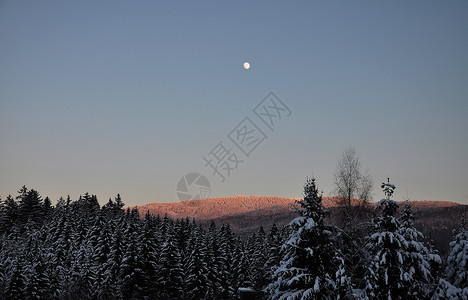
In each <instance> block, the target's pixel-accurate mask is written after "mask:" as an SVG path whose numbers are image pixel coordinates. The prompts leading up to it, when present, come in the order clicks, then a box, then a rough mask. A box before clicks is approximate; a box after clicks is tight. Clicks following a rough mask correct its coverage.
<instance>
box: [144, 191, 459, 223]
mask: <svg viewBox="0 0 468 300" xmlns="http://www.w3.org/2000/svg"><path fill="white" fill-rule="evenodd" d="M296 200H299V198H282V197H273V196H234V197H224V198H207V199H198V200H188V201H183V202H172V203H157V202H155V203H149V204H145V205H140V206H136V207H137V208H138V210H139V211H140V213H141V214H143V215H144V214H145V213H146V212H150V213H151V214H154V215H158V214H159V215H161V216H164V215H165V214H167V216H168V217H170V218H187V217H189V218H195V219H197V220H211V219H218V218H225V217H233V216H237V215H240V214H253V215H257V216H261V215H267V216H269V215H275V214H283V213H286V214H293V213H294V208H295V207H296V206H297V205H296ZM322 201H323V204H324V206H325V207H329V208H330V207H335V206H336V199H334V198H332V197H323V200H322ZM353 201H355V202H356V203H357V200H353ZM370 205H375V203H372V202H371V203H370ZM457 205H460V204H458V203H455V202H446V201H415V202H414V204H413V209H414V210H419V209H428V208H437V207H439V208H441V207H451V206H457Z"/></svg>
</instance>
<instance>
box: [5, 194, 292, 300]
mask: <svg viewBox="0 0 468 300" xmlns="http://www.w3.org/2000/svg"><path fill="white" fill-rule="evenodd" d="M122 207H123V203H122V200H121V198H120V196H117V197H116V198H115V200H109V202H108V203H107V204H106V205H104V206H103V207H100V206H99V203H98V200H97V198H96V196H94V195H89V194H85V195H84V196H82V197H80V199H78V200H76V201H71V200H70V198H68V199H60V201H59V202H58V203H57V205H56V206H52V205H51V204H50V201H48V199H47V200H46V199H44V200H43V199H42V198H41V196H40V195H39V193H38V192H37V191H35V190H33V189H31V190H29V189H27V188H26V187H23V188H22V189H21V190H20V191H19V196H18V198H17V199H13V198H12V197H10V196H9V197H7V198H6V199H5V200H4V201H1V206H0V232H1V233H0V299H237V298H239V295H238V288H239V287H253V288H256V289H259V290H260V289H262V288H263V287H264V286H265V285H266V284H268V283H269V276H270V275H271V271H270V270H271V267H273V266H274V265H276V264H277V263H278V262H279V251H280V247H281V244H282V241H283V240H284V238H283V236H285V233H284V232H282V230H280V229H279V228H278V227H277V226H272V228H271V229H270V230H269V232H265V231H264V230H263V229H262V228H260V230H259V231H258V232H256V233H254V234H252V235H251V236H249V237H245V238H240V237H239V236H238V235H236V234H235V233H233V232H232V231H231V229H230V227H229V225H222V226H220V227H217V226H216V225H215V224H214V223H212V224H211V226H210V227H209V228H206V229H205V228H203V227H202V226H201V225H200V224H198V223H197V222H195V221H194V220H190V219H180V220H172V219H170V218H167V217H160V216H153V215H149V214H147V215H146V216H145V217H144V218H143V219H141V218H140V215H139V212H138V211H137V210H136V209H132V210H130V209H127V210H126V211H124V210H122Z"/></svg>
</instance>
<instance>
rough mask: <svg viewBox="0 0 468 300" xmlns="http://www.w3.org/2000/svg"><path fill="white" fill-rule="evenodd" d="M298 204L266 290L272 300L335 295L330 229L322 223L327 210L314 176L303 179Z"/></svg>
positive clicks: (318, 297)
mask: <svg viewBox="0 0 468 300" xmlns="http://www.w3.org/2000/svg"><path fill="white" fill-rule="evenodd" d="M298 203H299V205H300V206H301V208H300V210H299V214H300V216H299V217H297V218H296V219H294V220H293V221H292V222H291V224H290V226H291V227H292V232H291V234H290V236H289V238H288V239H287V240H286V242H285V243H284V245H283V246H282V253H283V257H282V260H281V262H280V265H279V267H278V268H277V269H276V270H275V272H274V274H273V282H272V283H271V284H270V285H269V286H268V287H267V288H266V292H267V293H269V295H270V298H271V299H329V298H335V287H336V285H335V273H336V267H335V266H334V261H333V259H334V252H333V247H332V243H331V238H330V235H331V232H330V231H329V230H328V228H327V226H326V225H325V224H324V218H325V216H326V212H325V211H324V209H323V206H322V196H321V195H319V191H318V189H317V186H316V183H315V179H308V180H307V181H306V183H305V186H304V199H303V200H300V201H298Z"/></svg>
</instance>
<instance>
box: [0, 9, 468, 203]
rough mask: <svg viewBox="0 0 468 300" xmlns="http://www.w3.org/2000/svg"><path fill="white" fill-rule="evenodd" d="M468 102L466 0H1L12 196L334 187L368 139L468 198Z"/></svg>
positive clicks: (401, 183)
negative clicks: (341, 167) (349, 151)
mask: <svg viewBox="0 0 468 300" xmlns="http://www.w3.org/2000/svg"><path fill="white" fill-rule="evenodd" d="M246 61H248V62H250V64H251V67H250V69H248V70H246V69H244V68H243V63H244V62H246ZM271 92H272V93H273V94H270V93H271ZM275 107H276V108H275ZM467 113H468V2H467V1H292V2H291V1H287V2H286V1H255V3H254V1H87V0H83V1H58V0H57V1H0V197H1V198H2V199H5V198H6V196H7V195H9V194H11V195H13V196H15V195H16V194H17V191H18V190H19V189H20V188H21V187H22V186H23V185H26V186H27V187H28V188H34V189H36V190H38V191H39V192H40V193H41V195H42V196H43V197H45V196H49V197H50V198H51V200H52V202H53V203H55V202H56V201H57V200H58V198H59V197H60V196H63V197H66V196H67V195H70V197H71V198H72V199H77V198H78V197H79V195H83V194H84V193H86V192H89V193H91V194H95V195H97V196H98V199H99V201H100V203H101V204H104V203H105V202H107V200H108V199H109V198H111V197H112V198H113V197H115V196H116V195H117V193H120V195H121V196H122V199H123V201H124V202H125V203H126V204H127V205H129V206H133V205H140V204H145V203H151V202H175V201H179V198H180V197H179V196H178V194H177V193H176V192H177V190H179V191H180V190H181V189H183V186H184V184H182V185H180V184H178V183H179V181H180V180H182V179H183V178H186V179H189V182H188V188H189V190H187V194H188V195H192V194H193V195H195V193H196V192H197V191H199V189H198V188H199V187H200V186H201V187H206V186H207V185H208V184H207V183H206V182H208V183H209V187H210V189H209V190H208V189H204V191H205V192H206V191H209V192H207V193H208V195H209V196H211V197H225V196H235V195H271V196H280V197H301V195H302V187H303V184H304V182H305V180H306V178H307V177H311V176H314V177H316V179H317V183H318V185H319V188H321V189H322V190H323V192H324V195H329V194H331V192H332V190H333V172H334V169H335V167H336V163H337V159H338V158H339V157H340V156H341V154H342V153H343V151H344V150H345V149H346V148H348V147H354V148H355V150H356V152H357V153H358V154H359V156H360V160H361V163H362V167H363V169H364V170H368V171H369V173H370V175H371V176H372V178H373V179H374V182H375V188H374V190H373V195H374V199H375V200H379V199H381V198H383V196H384V195H383V193H382V192H381V190H380V183H381V182H382V181H386V178H387V177H390V180H391V182H393V183H394V184H395V185H396V191H395V194H394V198H395V199H396V200H404V199H406V198H410V199H411V200H446V201H455V202H459V203H464V204H468V117H467ZM264 121H265V122H264ZM208 162H209V163H208ZM190 173H195V174H197V175H196V176H195V177H194V175H189V176H185V175H187V174H190ZM221 175H222V176H224V181H223V178H222V176H221ZM184 176H185V177H184ZM193 178H197V179H200V178H204V179H206V180H204V181H203V183H200V182H202V181H195V182H193V183H191V182H190V181H191V179H193ZM179 195H180V194H179ZM208 195H204V196H208Z"/></svg>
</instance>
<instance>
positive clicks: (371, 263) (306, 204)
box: [265, 179, 468, 300]
mask: <svg viewBox="0 0 468 300" xmlns="http://www.w3.org/2000/svg"><path fill="white" fill-rule="evenodd" d="M382 188H383V191H384V193H385V198H384V199H382V200H380V201H379V202H378V203H377V205H376V209H377V210H378V211H379V213H378V214H377V216H376V217H374V218H373V219H372V221H371V222H370V223H368V224H367V226H364V227H363V228H364V229H361V230H360V231H361V232H365V235H364V237H363V238H362V239H361V238H360V235H359V232H358V231H359V230H357V229H353V230H349V228H339V227H338V226H336V225H334V224H331V223H327V222H326V219H327V216H328V212H327V211H326V210H325V209H324V207H323V205H322V196H321V195H320V193H319V190H318V188H317V186H316V182H315V179H309V180H307V182H306V184H305V187H304V199H303V200H301V201H298V203H299V205H300V207H301V209H300V210H299V211H298V213H299V217H297V218H296V219H294V220H293V221H292V222H291V224H290V226H291V230H292V231H291V234H290V236H289V237H288V238H287V239H286V241H285V242H284V244H283V246H282V248H281V256H282V257H281V261H280V264H279V265H278V266H276V267H274V268H273V276H272V282H271V283H270V284H269V285H268V286H267V287H266V288H265V291H266V292H267V294H268V297H269V298H271V299H288V300H293V299H302V300H306V299H468V272H467V271H468V264H467V260H468V234H467V231H466V228H465V224H466V221H462V226H461V228H460V230H459V233H458V234H457V235H456V236H455V239H454V241H453V242H452V243H451V244H450V246H451V252H450V255H449V257H448V261H447V264H446V269H445V270H444V268H443V263H442V261H441V259H440V257H439V255H438V254H437V253H436V251H434V250H432V248H431V245H427V244H426V243H424V242H423V239H424V236H423V235H422V233H421V232H419V231H418V230H417V229H416V228H415V227H414V224H413V220H414V216H413V214H412V211H411V204H410V203H409V202H407V203H406V204H405V206H404V209H403V213H402V214H401V215H400V216H397V208H398V204H397V203H396V202H395V201H393V200H392V199H391V198H392V195H393V191H394V189H395V186H394V185H393V184H391V183H390V182H387V183H383V184H382ZM345 224H346V225H347V226H352V225H351V223H350V222H345ZM364 225H366V224H364ZM350 234H353V236H352V239H353V244H354V246H353V247H352V249H353V250H354V251H356V253H358V254H359V255H360V256H361V259H359V260H357V262H358V265H355V264H356V263H355V261H356V260H355V259H354V257H355V256H356V255H355V253H349V251H350V250H349V248H348V247H347V246H348V245H349V241H350V237H349V235H350Z"/></svg>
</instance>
